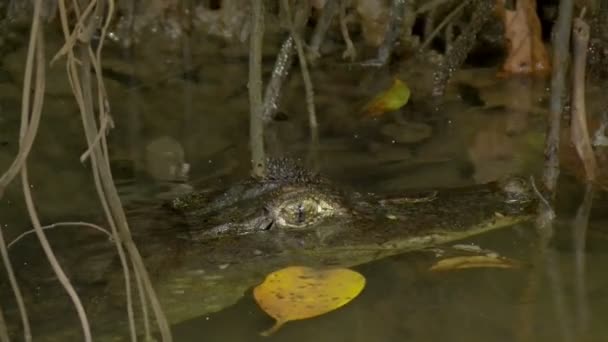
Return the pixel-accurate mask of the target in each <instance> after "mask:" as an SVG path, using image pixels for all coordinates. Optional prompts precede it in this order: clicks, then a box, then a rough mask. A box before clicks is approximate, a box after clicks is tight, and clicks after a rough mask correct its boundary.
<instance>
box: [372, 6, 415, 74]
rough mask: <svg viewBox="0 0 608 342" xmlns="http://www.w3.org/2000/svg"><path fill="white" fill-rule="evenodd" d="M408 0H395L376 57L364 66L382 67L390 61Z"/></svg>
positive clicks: (399, 33)
mask: <svg viewBox="0 0 608 342" xmlns="http://www.w3.org/2000/svg"><path fill="white" fill-rule="evenodd" d="M405 8H406V0H393V1H392V6H391V18H390V22H389V25H388V30H386V34H385V35H384V40H383V41H382V45H380V47H379V48H378V55H377V56H376V58H374V59H371V60H368V61H365V62H362V63H361V65H363V66H372V67H382V66H384V65H386V63H388V61H389V58H390V57H391V53H392V51H393V47H394V45H395V42H396V41H397V39H398V38H399V36H400V35H401V30H402V26H403V19H404V15H405Z"/></svg>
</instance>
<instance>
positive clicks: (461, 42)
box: [421, 0, 495, 99]
mask: <svg viewBox="0 0 608 342" xmlns="http://www.w3.org/2000/svg"><path fill="white" fill-rule="evenodd" d="M468 1H469V0H465V1H464V2H463V3H462V4H461V5H460V6H459V7H461V6H463V5H464V4H465V3H468ZM494 3H495V1H493V0H475V1H473V6H474V7H473V8H474V11H473V14H472V16H471V19H470V20H469V22H468V24H467V26H466V27H465V28H464V29H463V31H462V33H461V34H460V35H459V36H458V38H456V40H455V41H454V44H453V45H452V48H451V49H450V50H449V51H447V52H446V54H445V58H444V60H443V61H442V63H443V65H441V67H440V68H439V70H438V71H436V72H435V75H434V77H433V83H434V84H433V90H432V95H433V97H434V98H435V99H440V98H441V97H442V96H443V94H444V93H445V88H446V85H447V82H448V81H449V80H450V78H451V77H452V74H453V73H454V72H455V71H456V70H458V68H460V66H461V65H462V63H464V61H465V60H466V58H467V56H468V54H469V51H471V49H472V48H473V46H474V44H475V42H476V41H477V34H478V33H479V31H480V30H481V29H482V27H483V24H484V23H485V22H486V21H487V20H488V19H489V18H490V17H491V16H492V10H493V9H494ZM452 13H453V12H452ZM446 19H447V18H446ZM446 19H444V21H443V22H449V20H446ZM443 22H442V23H441V24H439V25H438V26H437V28H436V30H437V29H440V28H441V27H442V26H443ZM432 35H433V34H431V36H432ZM429 38H431V39H432V37H429ZM425 43H426V44H429V43H430V40H429V39H427V41H426V42H425ZM425 46H426V45H425V44H423V46H422V48H421V49H424V47H425Z"/></svg>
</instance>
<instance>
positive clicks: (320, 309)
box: [253, 266, 365, 336]
mask: <svg viewBox="0 0 608 342" xmlns="http://www.w3.org/2000/svg"><path fill="white" fill-rule="evenodd" d="M363 287H365V278H364V277H363V275H361V274H360V273H357V272H355V271H352V270H349V269H346V268H329V269H314V268H309V267H302V266H291V267H287V268H283V269H281V270H278V271H275V272H272V273H270V274H269V275H268V276H266V279H265V280H264V282H263V283H262V284H260V285H258V286H256V287H255V289H253V296H254V298H255V300H256V302H257V303H258V305H259V306H260V307H261V308H262V310H264V311H265V312H266V313H267V314H268V315H270V316H272V317H273V318H274V319H275V320H276V323H275V325H274V326H273V327H272V328H270V329H268V330H266V331H264V332H262V333H261V334H262V335H263V336H269V335H271V334H273V333H274V332H276V331H277V330H278V329H279V328H280V327H281V326H282V325H283V324H285V323H286V322H288V321H294V320H299V319H306V318H311V317H315V316H319V315H322V314H324V313H327V312H329V311H332V310H335V309H337V308H339V307H341V306H344V305H345V304H347V303H348V302H350V301H351V300H352V299H353V298H355V297H356V296H357V295H359V293H361V291H362V290H363Z"/></svg>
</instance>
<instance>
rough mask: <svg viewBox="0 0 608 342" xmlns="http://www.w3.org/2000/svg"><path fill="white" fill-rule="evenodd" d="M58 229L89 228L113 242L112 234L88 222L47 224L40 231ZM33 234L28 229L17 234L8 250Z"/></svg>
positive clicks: (33, 230) (33, 231) (31, 230)
mask: <svg viewBox="0 0 608 342" xmlns="http://www.w3.org/2000/svg"><path fill="white" fill-rule="evenodd" d="M58 227H89V228H93V229H95V230H97V231H100V232H102V233H104V234H105V235H107V236H108V238H109V239H110V240H113V238H112V234H111V233H110V232H108V231H107V230H106V229H105V228H102V227H100V226H98V225H96V224H93V223H88V222H57V223H53V224H49V225H46V226H42V227H41V228H42V230H49V229H53V228H58ZM35 232H36V230H35V229H30V230H28V231H25V232H23V233H21V234H19V236H17V237H16V238H14V239H13V241H11V242H10V243H9V244H8V245H7V248H8V249H10V248H11V247H13V245H15V244H16V243H17V242H19V241H20V240H21V239H23V238H24V237H26V236H28V235H30V234H32V233H35Z"/></svg>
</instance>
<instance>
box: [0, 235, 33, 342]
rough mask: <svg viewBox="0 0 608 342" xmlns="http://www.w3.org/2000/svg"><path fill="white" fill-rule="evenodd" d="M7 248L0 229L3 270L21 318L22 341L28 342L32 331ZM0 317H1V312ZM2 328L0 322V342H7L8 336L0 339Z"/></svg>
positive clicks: (4, 325)
mask: <svg viewBox="0 0 608 342" xmlns="http://www.w3.org/2000/svg"><path fill="white" fill-rule="evenodd" d="M8 248H10V244H9V245H8V246H6V244H5V242H4V235H3V234H2V229H0V255H2V262H3V264H4V269H5V271H6V273H7V275H8V281H9V283H10V284H11V289H12V290H13V294H14V296H15V300H16V302H17V307H18V308H19V315H20V316H21V325H23V340H24V341H27V342H29V341H31V340H32V330H31V328H30V321H29V319H28V317H27V310H26V308H25V304H24V303H23V295H22V294H21V289H20V288H19V283H18V282H17V278H16V277H15V273H14V272H13V267H12V266H11V260H10V258H9V256H8ZM0 315H2V312H1V311H0ZM3 327H6V324H5V322H4V321H3V320H0V341H7V342H8V340H9V339H8V335H7V336H6V339H4V338H3V337H2V328H3Z"/></svg>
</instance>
